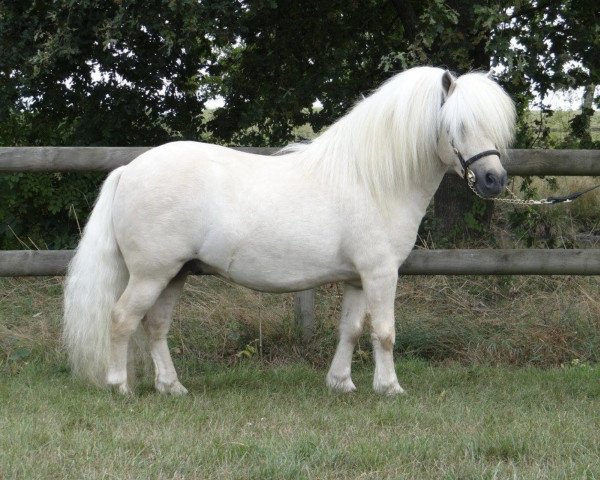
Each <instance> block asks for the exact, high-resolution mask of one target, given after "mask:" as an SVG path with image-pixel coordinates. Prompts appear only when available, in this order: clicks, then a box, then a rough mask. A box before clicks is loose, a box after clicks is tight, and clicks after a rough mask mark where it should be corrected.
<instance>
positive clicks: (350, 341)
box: [326, 284, 367, 392]
mask: <svg viewBox="0 0 600 480" xmlns="http://www.w3.org/2000/svg"><path fill="white" fill-rule="evenodd" d="M366 308H367V304H366V299H365V295H364V292H363V290H362V288H360V287H355V286H352V285H350V284H346V285H345V286H344V298H343V300H342V318H341V320H340V327H339V329H340V338H339V342H338V345H337V349H336V351H335V355H334V357H333V361H332V362H331V367H330V368H329V373H327V379H326V382H327V386H328V387H329V388H330V389H331V390H335V391H338V392H353V391H355V390H356V387H355V386H354V383H353V382H352V378H351V377H350V372H351V366H352V353H353V352H354V346H355V345H356V342H357V340H358V337H360V335H361V333H362V330H363V324H364V320H365V315H366Z"/></svg>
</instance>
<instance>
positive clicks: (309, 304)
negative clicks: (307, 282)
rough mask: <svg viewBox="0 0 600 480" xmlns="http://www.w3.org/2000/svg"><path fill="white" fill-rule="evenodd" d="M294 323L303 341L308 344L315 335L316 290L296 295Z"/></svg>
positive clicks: (304, 291)
mask: <svg viewBox="0 0 600 480" xmlns="http://www.w3.org/2000/svg"><path fill="white" fill-rule="evenodd" d="M294 321H295V323H296V328H297V329H298V331H300V332H302V341H303V342H308V341H309V340H310V339H311V338H312V336H313V335H314V334H315V289H311V290H303V291H302V292H296V293H295V294H294Z"/></svg>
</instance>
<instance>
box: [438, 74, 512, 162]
mask: <svg viewBox="0 0 600 480" xmlns="http://www.w3.org/2000/svg"><path fill="white" fill-rule="evenodd" d="M515 117H516V112H515V106H514V103H513V101H512V100H511V99H510V97H509V96H508V95H507V94H506V92H505V91H504V90H503V89H502V88H501V87H500V86H499V85H498V84H497V83H496V82H494V81H493V80H492V79H490V78H489V77H488V76H487V75H486V74H484V73H478V72H473V73H468V74H466V75H462V76H461V77H459V78H458V79H457V80H456V83H455V88H454V91H453V93H452V95H450V97H449V98H448V101H447V102H446V103H445V105H444V108H443V109H442V116H441V121H442V128H445V129H446V130H447V132H448V134H449V136H450V138H459V137H460V136H461V133H462V132H461V131H460V130H461V129H463V130H465V131H470V132H477V133H478V134H479V135H481V137H483V138H486V139H488V140H490V141H491V142H493V143H494V144H495V145H496V148H497V149H498V150H501V151H502V150H505V149H506V148H508V146H509V145H510V144H511V142H512V141H513V137H514V128H515Z"/></svg>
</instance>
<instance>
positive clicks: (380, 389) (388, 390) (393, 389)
mask: <svg viewBox="0 0 600 480" xmlns="http://www.w3.org/2000/svg"><path fill="white" fill-rule="evenodd" d="M373 390H374V391H375V393H379V394H381V395H387V396H390V397H393V396H395V395H403V394H406V390H404V389H403V388H402V387H401V386H400V384H399V383H398V381H393V382H391V383H383V382H378V381H374V382H373Z"/></svg>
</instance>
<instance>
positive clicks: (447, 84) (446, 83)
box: [442, 70, 456, 100]
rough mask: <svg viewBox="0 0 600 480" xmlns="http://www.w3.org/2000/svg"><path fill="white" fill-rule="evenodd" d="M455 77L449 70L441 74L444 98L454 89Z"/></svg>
mask: <svg viewBox="0 0 600 480" xmlns="http://www.w3.org/2000/svg"><path fill="white" fill-rule="evenodd" d="M455 81H456V79H455V78H454V77H453V76H452V74H451V73H450V71H449V70H446V71H445V72H444V74H443V75H442V90H443V92H444V100H445V99H446V98H448V97H449V96H450V94H451V93H452V90H454V82H455Z"/></svg>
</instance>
